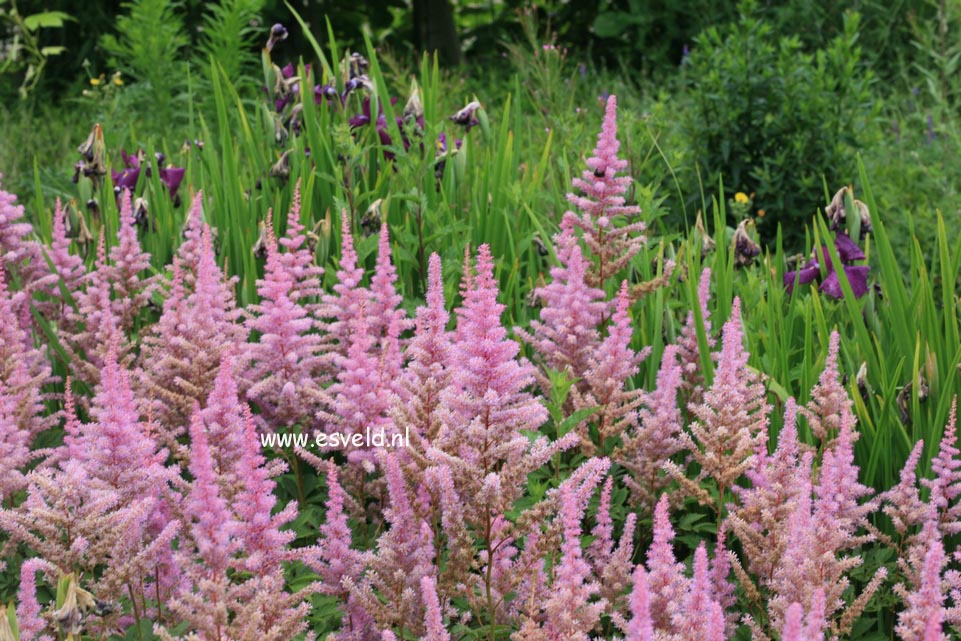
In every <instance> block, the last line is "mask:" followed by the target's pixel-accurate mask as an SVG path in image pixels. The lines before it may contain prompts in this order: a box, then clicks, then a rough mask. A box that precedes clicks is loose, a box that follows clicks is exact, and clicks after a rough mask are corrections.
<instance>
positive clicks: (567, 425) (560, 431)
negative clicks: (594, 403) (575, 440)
mask: <svg viewBox="0 0 961 641" xmlns="http://www.w3.org/2000/svg"><path fill="white" fill-rule="evenodd" d="M600 409H601V408H599V407H585V408H582V409H579V410H577V411H576V412H574V413H573V414H571V415H570V416H568V417H567V418H565V419H564V422H562V423H561V424H560V425H558V426H557V437H558V438H560V437H562V436H564V435H565V434H567V433H568V432H570V431H571V430H572V429H574V427H576V426H577V424H578V423H580V422H581V421H583V420H584V419H585V418H587V417H588V416H590V415H591V414H596V413H597V412H598V411H599V410H600Z"/></svg>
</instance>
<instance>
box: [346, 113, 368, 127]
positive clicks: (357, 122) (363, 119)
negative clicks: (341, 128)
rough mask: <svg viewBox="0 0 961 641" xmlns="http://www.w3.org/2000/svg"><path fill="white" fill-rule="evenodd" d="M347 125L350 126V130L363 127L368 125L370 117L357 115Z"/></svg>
mask: <svg viewBox="0 0 961 641" xmlns="http://www.w3.org/2000/svg"><path fill="white" fill-rule="evenodd" d="M347 124H348V125H350V126H351V128H356V127H363V126H364V125H368V124H370V116H367V115H365V114H357V115H356V116H353V117H352V118H351V119H350V120H348V121H347Z"/></svg>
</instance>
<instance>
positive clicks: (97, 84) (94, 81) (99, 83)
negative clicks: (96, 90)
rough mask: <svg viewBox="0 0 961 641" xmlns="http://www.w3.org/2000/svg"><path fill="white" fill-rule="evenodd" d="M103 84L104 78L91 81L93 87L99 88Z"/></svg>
mask: <svg viewBox="0 0 961 641" xmlns="http://www.w3.org/2000/svg"><path fill="white" fill-rule="evenodd" d="M101 83H103V76H100V77H99V78H91V79H90V84H91V85H93V86H94V87H99V86H100V85H101Z"/></svg>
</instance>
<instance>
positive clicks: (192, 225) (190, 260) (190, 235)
mask: <svg viewBox="0 0 961 641" xmlns="http://www.w3.org/2000/svg"><path fill="white" fill-rule="evenodd" d="M205 228H206V229H209V227H208V225H207V224H206V223H205V222H204V194H203V192H202V191H198V192H197V193H196V194H194V197H193V200H191V201H190V208H189V209H188V210H187V219H186V220H185V221H184V227H183V242H182V243H180V247H178V248H177V258H178V259H179V260H180V265H181V266H182V267H183V268H184V274H183V284H184V286H185V288H186V290H187V291H190V290H192V289H193V288H194V285H195V284H196V282H197V267H198V266H199V265H200V256H201V254H202V253H203V245H204V241H203V233H204V229H205ZM212 233H213V232H212V230H211V234H212Z"/></svg>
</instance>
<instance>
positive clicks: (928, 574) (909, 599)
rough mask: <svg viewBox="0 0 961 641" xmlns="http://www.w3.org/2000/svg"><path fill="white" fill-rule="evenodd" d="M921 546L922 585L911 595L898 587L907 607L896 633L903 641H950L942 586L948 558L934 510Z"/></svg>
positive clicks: (912, 591)
mask: <svg viewBox="0 0 961 641" xmlns="http://www.w3.org/2000/svg"><path fill="white" fill-rule="evenodd" d="M919 543H920V545H921V546H922V547H923V550H924V557H923V562H922V566H921V568H920V570H921V573H920V583H919V585H918V586H917V587H916V589H914V590H911V591H908V590H907V589H905V588H904V586H903V585H899V586H897V587H896V591H897V592H899V594H900V595H901V596H902V598H903V599H904V602H905V606H906V607H905V609H904V610H902V611H901V612H900V613H899V614H898V623H897V625H896V626H895V631H896V632H897V634H898V638H899V639H901V641H942V640H943V639H947V637H945V636H944V635H943V634H942V625H943V621H944V618H945V617H944V615H945V612H944V608H943V606H944V600H945V595H944V593H943V591H942V590H943V589H942V585H941V583H942V578H941V576H942V570H943V568H944V566H945V564H946V558H945V549H944V543H943V542H942V540H941V537H940V535H939V533H938V524H937V520H936V512H934V511H933V510H932V511H931V512H930V513H929V517H928V519H927V520H926V521H925V524H924V528H923V530H922V532H921V536H920V541H919Z"/></svg>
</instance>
